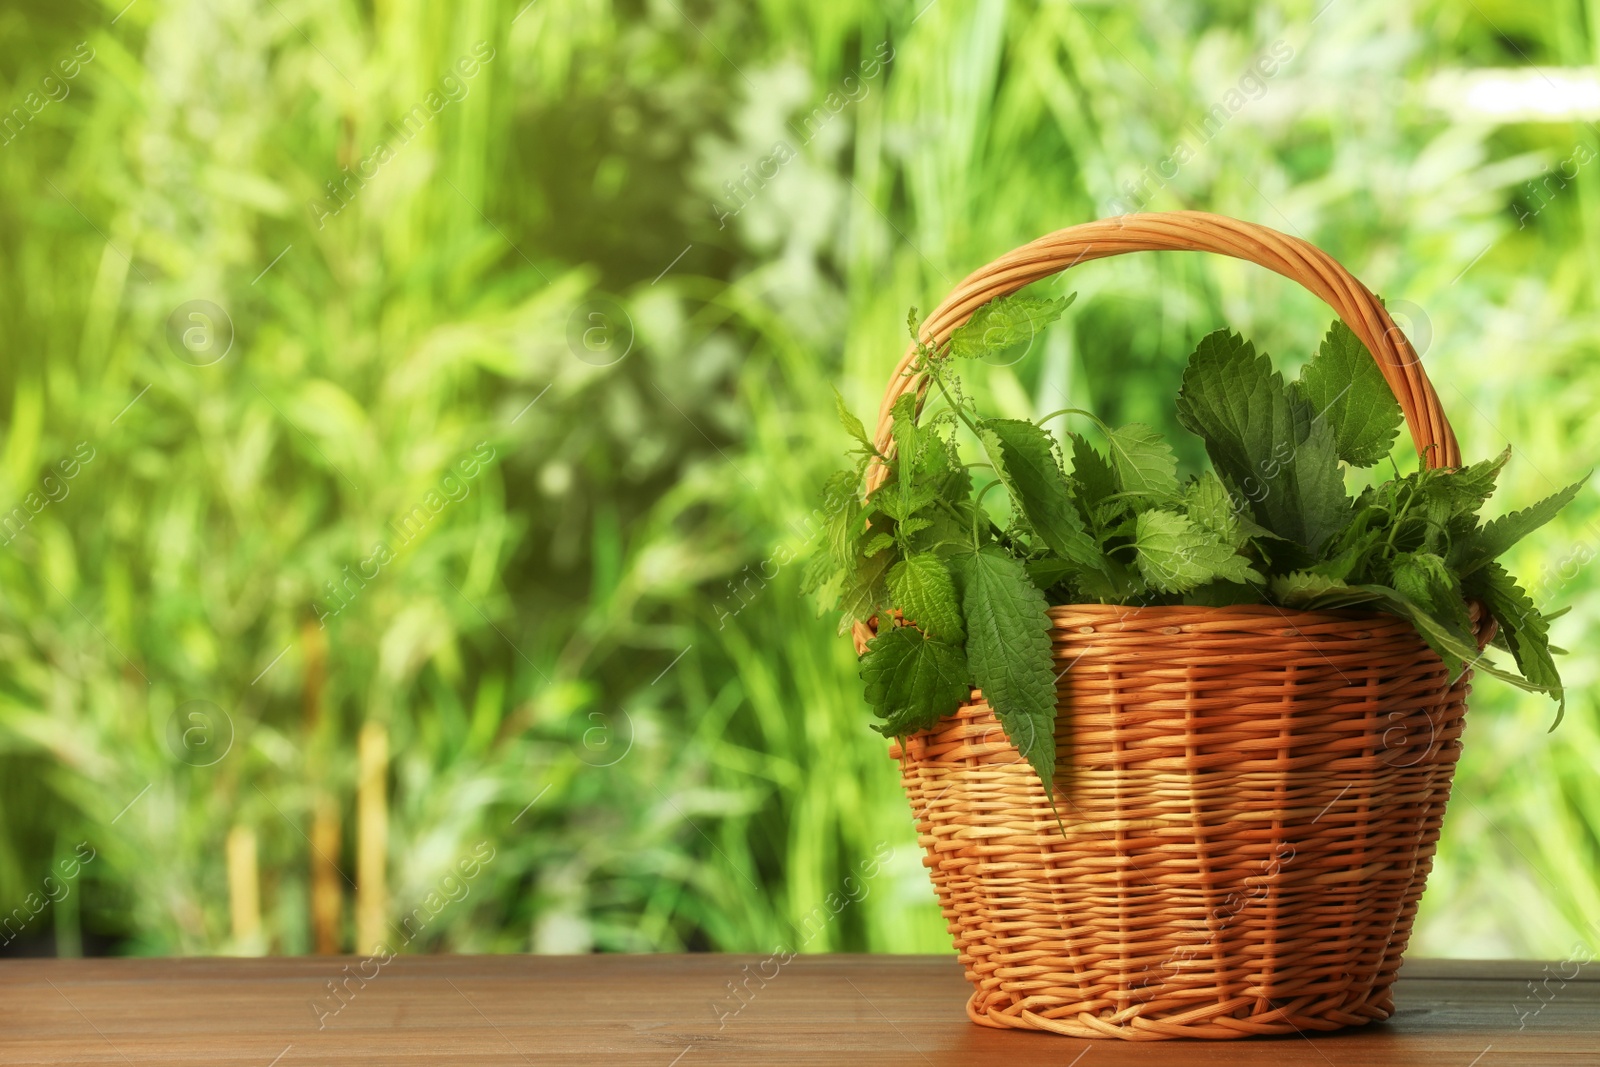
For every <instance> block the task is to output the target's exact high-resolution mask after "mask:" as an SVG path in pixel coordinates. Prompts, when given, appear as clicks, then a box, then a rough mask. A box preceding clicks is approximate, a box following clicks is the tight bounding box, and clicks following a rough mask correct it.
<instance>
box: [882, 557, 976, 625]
mask: <svg viewBox="0 0 1600 1067" xmlns="http://www.w3.org/2000/svg"><path fill="white" fill-rule="evenodd" d="M889 595H890V596H891V597H892V598H893V600H894V605H895V607H897V608H899V609H900V611H901V612H902V613H904V615H905V617H906V619H907V621H909V622H912V623H915V624H916V625H917V627H918V628H919V629H920V630H922V632H923V633H925V634H927V635H928V636H930V637H935V638H938V639H940V640H942V641H953V642H956V643H958V644H959V643H960V642H961V640H962V638H963V637H965V633H964V631H963V630H962V627H961V608H960V605H958V604H957V603H956V586H955V581H954V580H953V579H952V578H951V577H950V570H949V568H947V567H946V566H945V564H944V561H943V560H941V559H940V558H939V557H938V556H935V555H933V554H932V553H930V552H919V553H917V554H916V555H913V556H907V557H906V558H905V559H903V560H901V561H900V562H898V563H896V564H895V565H894V566H893V567H892V568H890V570H889Z"/></svg>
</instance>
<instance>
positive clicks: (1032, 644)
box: [957, 546, 1057, 796]
mask: <svg viewBox="0 0 1600 1067" xmlns="http://www.w3.org/2000/svg"><path fill="white" fill-rule="evenodd" d="M957 576H958V578H959V584H960V590H961V609H962V614H963V615H964V616H965V619H966V624H967V661H968V663H969V665H970V666H971V669H972V677H973V680H974V681H975V682H976V683H977V685H978V688H980V689H982V690H983V696H984V699H985V700H986V701H988V703H989V706H990V707H992V708H994V713H995V717H996V718H998V719H999V720H1000V725H1001V726H1002V727H1004V729H1005V732H1006V737H1007V738H1009V739H1010V741H1011V743H1012V744H1013V745H1015V746H1016V747H1017V750H1018V751H1019V752H1021V753H1022V755H1023V756H1024V757H1025V758H1026V759H1027V761H1028V762H1029V764H1031V765H1032V766H1033V769H1034V770H1035V771H1036V772H1038V775H1039V780H1040V781H1041V782H1043V783H1044V789H1045V794H1046V795H1047V796H1049V795H1051V794H1052V791H1053V790H1054V788H1055V765H1056V735H1055V723H1056V701H1057V696H1056V680H1055V661H1054V659H1053V657H1052V655H1051V640H1050V629H1051V626H1050V616H1049V615H1048V614H1047V612H1046V609H1045V600H1044V594H1043V593H1041V592H1040V591H1039V590H1038V589H1037V588H1035V586H1034V584H1033V583H1032V582H1031V581H1029V580H1028V573H1027V571H1025V570H1024V569H1023V567H1022V564H1020V563H1018V562H1017V561H1016V560H1014V559H1012V558H1011V557H1010V556H1007V555H1006V554H1005V553H1004V552H1002V551H1000V550H999V549H998V548H995V547H993V546H987V547H985V548H984V549H983V550H982V551H980V552H974V553H969V554H967V555H963V556H959V557H957Z"/></svg>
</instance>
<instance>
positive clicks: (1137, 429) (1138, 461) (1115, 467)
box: [1106, 422, 1178, 501]
mask: <svg viewBox="0 0 1600 1067" xmlns="http://www.w3.org/2000/svg"><path fill="white" fill-rule="evenodd" d="M1106 451H1107V452H1108V453H1109V454H1110V456H1111V469H1112V471H1113V472H1114V473H1115V474H1116V479H1117V488H1118V489H1120V490H1121V491H1122V492H1124V493H1142V494H1145V495H1146V496H1149V497H1151V498H1153V499H1154V500H1157V501H1167V500H1171V499H1172V498H1173V497H1175V496H1177V495H1178V459H1177V457H1176V456H1174V455H1173V454H1172V446H1171V445H1169V444H1167V442H1166V441H1164V440H1162V438H1161V435H1160V434H1159V433H1157V432H1156V431H1154V430H1152V429H1151V428H1150V427H1148V426H1145V425H1142V424H1140V423H1137V422H1135V423H1129V424H1128V425H1127V426H1121V427H1118V428H1117V429H1115V430H1112V431H1111V433H1110V434H1108V435H1107V437H1106Z"/></svg>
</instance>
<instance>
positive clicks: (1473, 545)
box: [1450, 475, 1589, 574]
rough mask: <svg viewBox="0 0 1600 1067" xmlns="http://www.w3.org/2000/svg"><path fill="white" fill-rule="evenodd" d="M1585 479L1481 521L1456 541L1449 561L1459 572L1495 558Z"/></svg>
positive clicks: (1551, 512) (1569, 500) (1565, 501)
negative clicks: (1488, 519) (1484, 521)
mask: <svg viewBox="0 0 1600 1067" xmlns="http://www.w3.org/2000/svg"><path fill="white" fill-rule="evenodd" d="M1588 482H1589V475H1584V476H1583V477H1582V478H1581V479H1579V480H1578V481H1576V482H1573V483H1572V484H1571V485H1569V486H1567V487H1566V488H1565V489H1563V490H1561V491H1560V492H1559V493H1556V494H1554V495H1552V496H1547V497H1545V498H1544V499H1543V500H1541V501H1539V502H1538V503H1537V504H1535V505H1533V506H1532V507H1528V508H1523V509H1522V510H1521V511H1513V512H1511V514H1509V515H1502V516H1500V517H1499V518H1498V519H1495V520H1493V521H1492V522H1488V523H1485V524H1484V526H1483V527H1482V528H1481V529H1480V530H1478V532H1477V533H1476V534H1475V535H1473V536H1471V537H1468V538H1464V539H1463V540H1461V541H1459V542H1457V544H1456V545H1455V548H1454V550H1453V551H1452V552H1451V559H1450V561H1451V563H1453V564H1454V565H1455V566H1456V568H1457V570H1459V571H1460V572H1461V573H1462V574H1470V573H1471V572H1473V571H1475V570H1477V569H1478V568H1479V567H1482V566H1483V565H1484V564H1486V563H1488V562H1490V561H1491V560H1494V559H1498V558H1499V557H1500V556H1501V555H1502V554H1504V553H1505V551H1506V550H1507V549H1509V548H1510V547H1511V546H1512V545H1514V544H1516V543H1517V542H1518V541H1520V540H1522V539H1523V538H1524V537H1526V536H1528V535H1529V534H1531V533H1532V532H1533V531H1535V530H1537V529H1538V528H1539V527H1541V526H1543V525H1544V524H1545V523H1547V522H1549V521H1550V520H1551V519H1553V518H1555V517H1556V513H1557V512H1559V511H1560V510H1561V509H1562V508H1564V507H1566V506H1567V505H1568V504H1570V503H1572V500H1573V498H1574V497H1576V496H1577V495H1578V493H1579V491H1580V490H1582V489H1583V487H1584V486H1585V485H1587V484H1588Z"/></svg>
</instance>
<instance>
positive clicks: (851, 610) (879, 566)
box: [839, 552, 894, 634]
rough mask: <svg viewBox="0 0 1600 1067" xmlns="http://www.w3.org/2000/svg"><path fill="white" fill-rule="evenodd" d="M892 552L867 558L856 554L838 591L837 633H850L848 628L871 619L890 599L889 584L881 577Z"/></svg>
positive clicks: (886, 570)
mask: <svg viewBox="0 0 1600 1067" xmlns="http://www.w3.org/2000/svg"><path fill="white" fill-rule="evenodd" d="M893 558H894V553H892V552H879V553H878V554H877V555H876V556H873V557H871V558H870V559H869V558H868V557H866V556H862V555H860V554H857V556H856V559H855V562H854V563H853V565H852V566H851V567H850V569H849V570H847V571H846V572H845V575H844V581H843V585H842V588H841V590H840V593H839V632H840V633H841V634H844V633H849V632H850V627H852V626H854V625H855V624H856V623H858V622H865V621H866V620H868V619H870V618H872V616H873V615H874V614H876V613H877V611H878V609H879V608H880V607H882V606H883V605H884V604H885V603H886V602H887V601H888V599H889V586H888V584H887V583H886V582H885V581H884V580H883V577H884V575H885V574H886V573H887V572H888V570H889V562H890V560H892V559H893Z"/></svg>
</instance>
